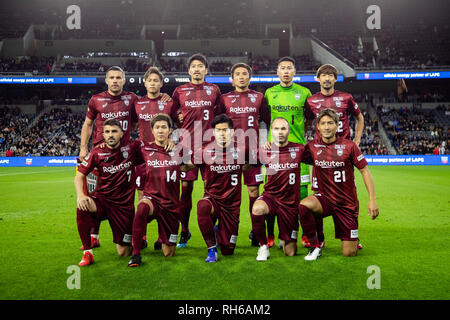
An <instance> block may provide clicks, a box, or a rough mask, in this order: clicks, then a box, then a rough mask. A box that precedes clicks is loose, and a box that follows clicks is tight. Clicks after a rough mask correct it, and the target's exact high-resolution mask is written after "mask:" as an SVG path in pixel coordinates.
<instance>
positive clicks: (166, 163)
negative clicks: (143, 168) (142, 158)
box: [147, 159, 178, 168]
mask: <svg viewBox="0 0 450 320" xmlns="http://www.w3.org/2000/svg"><path fill="white" fill-rule="evenodd" d="M176 165H178V162H177V161H175V160H158V159H156V160H147V166H149V167H154V168H165V167H171V166H176Z"/></svg>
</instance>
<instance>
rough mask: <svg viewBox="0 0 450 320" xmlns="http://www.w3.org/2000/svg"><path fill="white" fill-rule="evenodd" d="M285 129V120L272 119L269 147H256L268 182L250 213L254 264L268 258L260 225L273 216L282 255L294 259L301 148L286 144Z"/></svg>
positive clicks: (267, 249) (265, 241) (263, 227)
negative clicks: (254, 241)
mask: <svg viewBox="0 0 450 320" xmlns="http://www.w3.org/2000/svg"><path fill="white" fill-rule="evenodd" d="M289 128H290V126H289V123H288V121H287V120H286V119H285V118H283V117H279V118H275V119H274V120H273V121H272V126H271V135H272V139H273V144H272V145H271V148H270V149H267V150H264V149H263V148H260V152H259V159H260V161H261V162H262V163H263V164H265V166H266V173H267V176H268V179H267V183H266V184H265V185H264V192H263V193H262V195H261V196H260V197H259V198H258V199H257V200H256V201H255V204H254V205H253V210H252V224H253V228H254V232H255V236H256V239H257V240H258V242H259V245H260V247H259V249H258V255H257V257H256V260H257V261H266V260H267V259H268V258H269V257H270V251H269V246H268V245H267V237H266V226H265V222H264V217H265V216H267V215H269V216H273V217H275V216H276V217H277V223H278V228H279V230H280V233H279V238H280V240H283V251H284V254H285V255H287V256H294V255H295V254H296V252H297V236H298V227H299V224H298V205H299V202H300V167H301V166H300V162H301V161H302V158H303V152H304V146H303V145H301V144H298V143H294V142H290V141H289V133H290V129H289Z"/></svg>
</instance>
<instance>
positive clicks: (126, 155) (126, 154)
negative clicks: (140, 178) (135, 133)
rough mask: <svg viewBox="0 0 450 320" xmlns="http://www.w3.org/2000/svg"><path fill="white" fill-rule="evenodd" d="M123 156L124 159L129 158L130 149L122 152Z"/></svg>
mask: <svg viewBox="0 0 450 320" xmlns="http://www.w3.org/2000/svg"><path fill="white" fill-rule="evenodd" d="M122 156H123V158H124V159H127V158H128V151H123V152H122Z"/></svg>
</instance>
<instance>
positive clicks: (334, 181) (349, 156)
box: [304, 137, 367, 210]
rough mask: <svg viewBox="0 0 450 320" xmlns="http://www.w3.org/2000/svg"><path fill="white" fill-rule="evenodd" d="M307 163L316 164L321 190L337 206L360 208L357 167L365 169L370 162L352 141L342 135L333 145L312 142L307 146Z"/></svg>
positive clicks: (315, 168) (352, 208)
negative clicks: (355, 172)
mask: <svg viewBox="0 0 450 320" xmlns="http://www.w3.org/2000/svg"><path fill="white" fill-rule="evenodd" d="M304 160H305V162H306V163H308V164H311V165H313V166H314V170H315V172H316V175H317V182H318V189H319V192H320V193H322V194H324V195H325V196H327V197H328V199H329V200H330V201H331V202H332V203H333V204H335V205H337V206H340V207H345V208H348V209H351V210H355V209H356V207H358V197H357V195H356V185H355V175H354V173H353V167H354V166H355V167H357V168H358V169H362V168H364V167H365V166H367V161H366V159H364V156H363V154H362V153H361V151H360V150H359V148H358V146H357V145H356V144H355V143H354V142H353V141H351V140H348V139H344V138H343V137H338V138H337V140H336V141H335V142H333V143H331V144H326V143H324V142H323V141H322V139H321V140H320V141H310V142H308V144H307V145H306V147H305V157H304Z"/></svg>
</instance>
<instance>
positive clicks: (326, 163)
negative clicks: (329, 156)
mask: <svg viewBox="0 0 450 320" xmlns="http://www.w3.org/2000/svg"><path fill="white" fill-rule="evenodd" d="M314 165H316V166H318V167H321V168H323V169H329V168H339V167H344V166H345V162H343V161H334V160H333V161H325V160H321V161H319V160H316V161H314Z"/></svg>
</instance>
